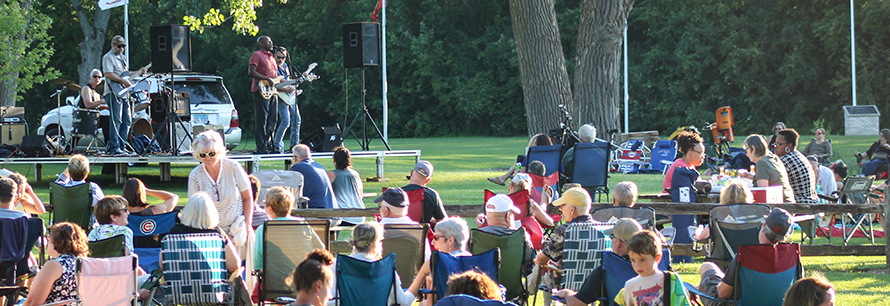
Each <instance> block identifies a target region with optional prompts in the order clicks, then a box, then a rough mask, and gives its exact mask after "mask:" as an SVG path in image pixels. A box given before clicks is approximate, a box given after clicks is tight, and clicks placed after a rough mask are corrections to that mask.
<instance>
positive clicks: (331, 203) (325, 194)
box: [290, 144, 338, 209]
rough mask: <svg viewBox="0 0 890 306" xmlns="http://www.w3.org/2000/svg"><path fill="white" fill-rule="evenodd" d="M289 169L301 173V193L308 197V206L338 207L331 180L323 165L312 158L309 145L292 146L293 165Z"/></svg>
mask: <svg viewBox="0 0 890 306" xmlns="http://www.w3.org/2000/svg"><path fill="white" fill-rule="evenodd" d="M290 170H291V171H297V172H299V173H300V174H302V175H303V195H304V196H306V197H308V198H309V208H327V209H332V208H338V207H337V205H336V204H337V200H336V199H335V198H334V190H333V188H332V187H331V180H330V179H329V178H328V175H327V173H326V172H325V170H324V167H323V166H322V165H321V164H319V163H318V162H316V161H314V160H312V152H311V151H310V150H309V146H307V145H304V144H298V145H296V146H294V165H293V166H291V168H290Z"/></svg>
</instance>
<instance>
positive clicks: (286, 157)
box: [5, 150, 420, 184]
mask: <svg viewBox="0 0 890 306" xmlns="http://www.w3.org/2000/svg"><path fill="white" fill-rule="evenodd" d="M333 154H334V153H333V152H313V153H312V158H313V159H320V158H332V156H333ZM350 154H351V155H352V158H377V177H384V176H383V159H384V158H386V157H412V156H413V157H414V160H415V162H419V161H420V150H392V151H351V152H350ZM87 158H89V160H90V164H92V165H95V164H113V165H114V181H115V183H117V184H123V183H124V182H126V180H127V168H129V164H130V163H158V164H159V165H160V167H159V169H160V179H161V181H163V182H169V181H170V179H171V177H170V165H171V164H198V161H197V160H195V158H194V157H193V156H191V155H184V156H170V155H149V156H137V157H124V156H122V157H114V156H88V157H87ZM226 158H228V159H231V160H235V161H239V162H243V163H244V169H245V170H247V172H248V173H251V172H253V171H257V170H259V169H260V162H261V161H276V160H280V161H284V165H283V166H284V168H285V169H290V165H291V163H292V158H293V155H292V154H237V153H232V152H230V153H229V154H228V155H226ZM5 163H6V164H16V165H34V173H35V174H36V175H37V181H40V180H41V177H42V168H43V165H44V164H67V163H68V157H67V156H59V157H12V158H9V159H6V160H5Z"/></svg>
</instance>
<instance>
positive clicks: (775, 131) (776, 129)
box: [769, 121, 785, 151]
mask: <svg viewBox="0 0 890 306" xmlns="http://www.w3.org/2000/svg"><path fill="white" fill-rule="evenodd" d="M784 129H785V123H784V122H781V121H779V122H776V125H775V126H773V136H770V137H769V150H770V151H775V150H776V136H777V135H779V131H781V130H784Z"/></svg>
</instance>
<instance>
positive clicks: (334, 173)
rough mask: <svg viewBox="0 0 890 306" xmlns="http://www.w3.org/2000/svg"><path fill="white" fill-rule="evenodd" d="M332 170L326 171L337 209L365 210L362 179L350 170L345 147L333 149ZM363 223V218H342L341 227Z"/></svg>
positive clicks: (349, 160) (350, 157)
mask: <svg viewBox="0 0 890 306" xmlns="http://www.w3.org/2000/svg"><path fill="white" fill-rule="evenodd" d="M333 158H334V168H335V169H334V170H331V171H328V178H329V179H330V180H331V187H332V188H333V189H334V198H335V199H336V200H337V207H338V208H365V202H363V201H362V196H363V195H364V186H363V185H362V178H361V177H360V176H359V175H358V172H356V171H355V169H352V156H351V155H350V154H349V149H346V148H345V147H336V148H334V157H333ZM364 221H365V218H364V217H346V218H342V223H341V224H342V225H344V226H353V225H356V224H359V223H362V222H364Z"/></svg>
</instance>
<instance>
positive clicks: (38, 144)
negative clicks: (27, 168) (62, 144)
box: [21, 135, 56, 157]
mask: <svg viewBox="0 0 890 306" xmlns="http://www.w3.org/2000/svg"><path fill="white" fill-rule="evenodd" d="M21 150H22V152H23V153H25V155H27V156H28V157H39V156H40V157H49V156H52V155H53V152H55V151H56V144H55V143H53V141H52V140H49V137H47V136H46V135H25V136H24V137H22V145H21Z"/></svg>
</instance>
